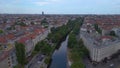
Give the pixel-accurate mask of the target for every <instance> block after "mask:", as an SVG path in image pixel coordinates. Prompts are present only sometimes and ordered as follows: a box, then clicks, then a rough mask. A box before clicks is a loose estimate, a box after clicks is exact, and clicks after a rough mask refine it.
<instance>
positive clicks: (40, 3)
mask: <svg viewBox="0 0 120 68" xmlns="http://www.w3.org/2000/svg"><path fill="white" fill-rule="evenodd" d="M35 4H36V5H39V6H43V5H47V4H49V2H44V1H43V2H35Z"/></svg>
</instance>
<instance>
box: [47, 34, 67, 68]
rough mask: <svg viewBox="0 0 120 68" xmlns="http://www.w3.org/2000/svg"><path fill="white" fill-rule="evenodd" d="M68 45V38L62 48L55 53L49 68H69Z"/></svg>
mask: <svg viewBox="0 0 120 68" xmlns="http://www.w3.org/2000/svg"><path fill="white" fill-rule="evenodd" d="M67 44H68V36H67V37H66V40H65V41H63V42H62V43H61V46H60V48H59V49H57V50H55V51H54V53H53V55H52V62H51V65H50V67H49V68H67Z"/></svg>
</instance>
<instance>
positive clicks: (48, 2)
mask: <svg viewBox="0 0 120 68" xmlns="http://www.w3.org/2000/svg"><path fill="white" fill-rule="evenodd" d="M56 2H60V0H44V1H37V2H34V4H36V5H39V6H44V5H48V4H51V3H56Z"/></svg>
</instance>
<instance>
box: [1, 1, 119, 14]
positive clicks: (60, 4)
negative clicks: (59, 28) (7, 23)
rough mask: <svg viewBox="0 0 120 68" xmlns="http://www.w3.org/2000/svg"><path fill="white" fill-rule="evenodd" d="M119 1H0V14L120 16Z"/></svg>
mask: <svg viewBox="0 0 120 68" xmlns="http://www.w3.org/2000/svg"><path fill="white" fill-rule="evenodd" d="M119 8H120V1H119V0H99V1H98V0H71V1H69V0H14V1H11V0H3V1H2V0H1V1H0V14H4V13H8V14H41V12H42V11H44V12H45V14H120V12H119V11H120V9H119Z"/></svg>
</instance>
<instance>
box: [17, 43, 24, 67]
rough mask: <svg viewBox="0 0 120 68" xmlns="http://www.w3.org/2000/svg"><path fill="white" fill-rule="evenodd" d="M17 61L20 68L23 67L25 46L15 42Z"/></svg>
mask: <svg viewBox="0 0 120 68" xmlns="http://www.w3.org/2000/svg"><path fill="white" fill-rule="evenodd" d="M15 49H16V56H17V61H18V63H19V65H20V66H21V67H24V65H25V62H26V56H25V45H24V44H22V43H18V42H15Z"/></svg>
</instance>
